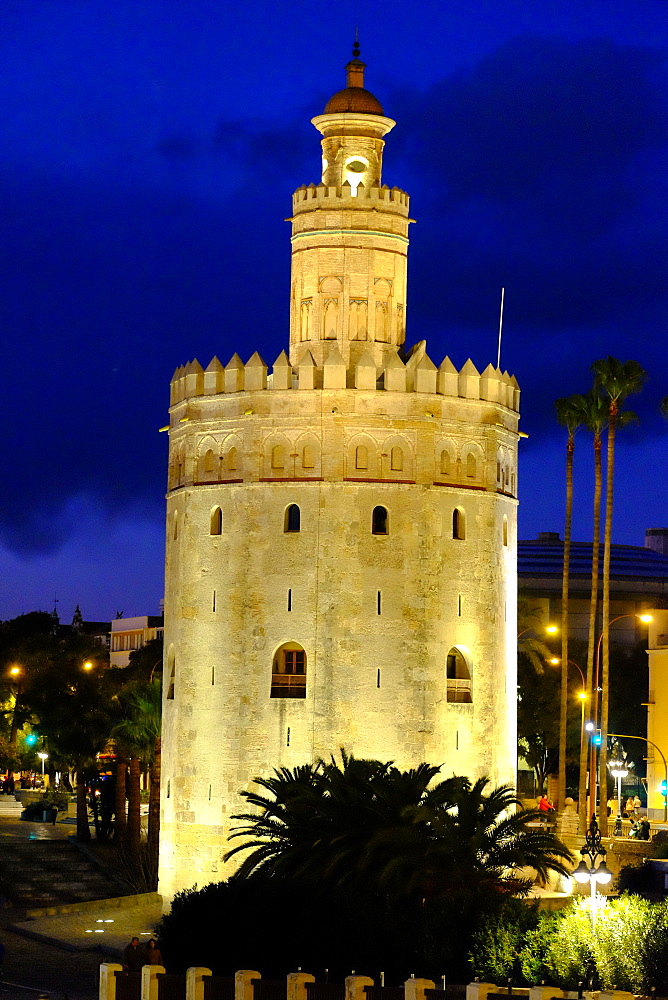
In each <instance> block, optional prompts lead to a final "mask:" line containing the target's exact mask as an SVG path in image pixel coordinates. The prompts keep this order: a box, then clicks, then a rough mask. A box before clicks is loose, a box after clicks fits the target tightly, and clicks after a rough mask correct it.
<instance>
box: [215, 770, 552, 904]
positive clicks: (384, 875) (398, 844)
mask: <svg viewBox="0 0 668 1000" xmlns="http://www.w3.org/2000/svg"><path fill="white" fill-rule="evenodd" d="M439 771H440V768H437V767H431V766H429V765H427V764H420V765H419V767H417V768H415V769H411V770H408V771H401V770H399V769H398V768H396V767H395V766H394V765H393V764H392V763H391V762H387V763H382V762H380V761H374V760H357V759H356V758H354V757H353V756H349V755H347V754H346V753H345V752H344V751H342V760H341V764H338V763H337V762H336V761H335V760H334V759H332V761H331V762H330V763H324V762H322V761H321V762H319V763H318V764H315V765H308V764H307V765H303V766H301V767H297V768H295V769H294V770H292V771H291V770H290V769H288V768H283V769H281V770H277V771H274V774H273V775H272V776H271V777H269V778H258V779H256V783H257V784H258V785H259V786H260V788H261V789H263V790H264V792H266V793H269V794H263V793H260V792H255V791H244V792H242V793H241V794H242V795H243V797H244V798H245V799H246V800H247V802H248V803H249V804H250V805H251V806H253V807H254V808H255V809H256V810H259V812H251V813H243V814H241V815H238V816H235V817H233V818H234V819H238V820H241V821H242V823H243V825H242V826H239V827H237V828H235V830H234V831H233V833H232V835H231V837H232V838H239V837H243V838H244V839H245V842H244V843H243V844H241V845H239V846H237V847H235V848H233V849H232V850H231V851H230V852H228V854H227V855H226V857H227V858H230V857H232V856H234V855H236V854H237V853H238V852H239V851H250V852H251V853H250V854H249V855H248V856H247V857H246V858H245V860H244V861H243V863H242V865H241V867H240V868H239V871H238V873H237V875H236V876H235V877H236V878H242V879H243V878H248V877H250V876H254V875H262V876H264V877H270V878H272V879H276V878H282V879H289V880H291V881H293V882H295V884H299V883H300V882H303V883H305V884H308V885H324V884H326V885H329V886H334V887H336V888H338V889H341V888H346V887H350V888H351V890H354V891H356V892H359V891H360V890H362V891H366V892H369V893H378V892H380V893H382V894H383V895H384V896H386V897H388V898H390V899H394V900H405V899H407V898H408V899H412V900H413V901H415V900H420V901H424V900H425V899H429V900H432V901H434V900H444V899H448V900H451V899H452V898H453V897H457V898H460V897H462V898H471V897H475V896H477V895H479V894H481V893H482V894H484V893H490V892H491V893H493V894H494V893H502V894H505V893H516V892H521V891H525V890H526V889H527V888H528V886H529V885H531V884H532V882H533V878H531V877H527V875H526V873H525V872H523V871H522V869H525V868H532V869H534V870H535V872H536V877H538V878H540V879H545V878H546V877H547V875H548V874H549V872H550V871H556V872H560V873H562V874H565V873H566V872H567V868H566V866H565V862H566V861H568V860H569V859H570V854H569V852H568V851H567V849H566V848H565V847H564V846H563V845H562V844H561V843H560V842H559V841H558V840H557V839H556V838H555V837H554V836H553V835H552V834H551V833H548V832H547V831H546V830H545V829H544V828H542V827H538V828H536V827H534V826H531V825H530V824H531V823H532V822H533V821H535V820H536V819H537V818H538V813H537V811H536V810H523V809H518V808H517V807H518V805H519V802H518V800H517V798H516V797H515V795H514V792H513V790H512V789H511V788H510V786H500V787H499V788H494V789H492V790H491V791H488V790H487V786H488V784H489V781H488V779H486V778H480V779H479V780H478V781H476V782H475V783H473V784H472V783H471V782H470V781H469V779H468V778H463V777H452V778H448V779H445V780H442V781H439V782H436V783H434V779H435V778H436V777H437V775H438V773H439Z"/></svg>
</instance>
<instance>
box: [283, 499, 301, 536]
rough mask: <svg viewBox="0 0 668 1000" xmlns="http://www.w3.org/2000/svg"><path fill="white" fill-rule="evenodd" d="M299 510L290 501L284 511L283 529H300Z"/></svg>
mask: <svg viewBox="0 0 668 1000" xmlns="http://www.w3.org/2000/svg"><path fill="white" fill-rule="evenodd" d="M301 519H302V515H301V511H300V509H299V507H298V506H297V504H296V503H291V504H290V506H289V507H288V508H287V509H286V511H285V528H284V530H285V531H299V530H300V529H301Z"/></svg>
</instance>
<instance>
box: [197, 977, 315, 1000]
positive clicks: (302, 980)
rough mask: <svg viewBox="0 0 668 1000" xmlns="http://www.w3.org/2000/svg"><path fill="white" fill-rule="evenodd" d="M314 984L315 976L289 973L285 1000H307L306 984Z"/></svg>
mask: <svg viewBox="0 0 668 1000" xmlns="http://www.w3.org/2000/svg"><path fill="white" fill-rule="evenodd" d="M314 982H315V976H312V975H311V973H310V972H289V973H288V997H287V1000H307V995H306V984H307V983H314ZM202 1000H203V998H202Z"/></svg>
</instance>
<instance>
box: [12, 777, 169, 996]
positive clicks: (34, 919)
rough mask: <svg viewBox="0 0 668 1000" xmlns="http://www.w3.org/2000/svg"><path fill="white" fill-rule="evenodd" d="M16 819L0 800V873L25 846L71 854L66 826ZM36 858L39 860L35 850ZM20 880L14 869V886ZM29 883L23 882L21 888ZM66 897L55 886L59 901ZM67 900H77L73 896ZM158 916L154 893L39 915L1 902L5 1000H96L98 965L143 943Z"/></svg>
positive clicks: (51, 908) (15, 804) (16, 805)
mask: <svg viewBox="0 0 668 1000" xmlns="http://www.w3.org/2000/svg"><path fill="white" fill-rule="evenodd" d="M20 814H21V806H20V803H18V802H16V801H15V800H14V799H13V798H10V797H9V796H5V795H0V871H2V870H4V869H5V867H6V860H7V858H8V857H9V856H10V854H11V855H13V856H15V857H17V856H20V855H21V854H22V852H24V851H25V850H26V849H29V848H30V846H31V845H32V846H33V847H34V846H36V845H39V847H41V846H42V845H43V846H44V848H46V850H49V848H48V847H47V844H46V843H45V842H49V841H50V842H56V843H53V847H52V849H53V850H55V851H56V852H58V851H60V850H62V849H63V848H65V850H66V851H67V849H68V848H69V849H71V850H76V849H75V848H73V847H70V845H69V844H68V837H70V836H71V835H72V833H73V827H72V825H71V824H67V823H57V824H56V826H52V825H51V824H50V823H29V822H25V821H22V820H21V819H20ZM37 853H41V852H40V850H39V848H38V851H37ZM83 860H84V861H85V859H83ZM25 876H26V873H25V871H23V872H22V871H21V870H20V869H19V871H18V872H17V873H15V874H14V876H13V879H16V880H18V879H20V878H22V877H25ZM29 881H30V879H29V878H26V884H28V882H29ZM84 881H85V879H84ZM109 884H110V886H112V887H113V883H112V882H110V883H109ZM73 888H74V887H73ZM80 888H81V886H79V889H80ZM15 890H16V886H13V887H12V889H11V890H10V891H11V894H12V895H16V894H17V893H16V891H15ZM64 892H65V887H64V886H62V885H61V889H60V893H61V898H62V894H64ZM7 895H10V892H8V893H7ZM72 898H76V891H73V894H72ZM160 912H161V907H160V899H159V897H158V896H157V894H155V893H151V894H148V895H146V896H125V897H122V898H110V899H106V900H97V901H88V902H82V903H78V904H74V905H65V904H62V903H61V904H59V905H57V906H49V907H48V908H45V909H42V910H40V909H36V908H32V909H31V908H26V906H25V903H24V904H23V905H21V904H20V903H19V904H18V905H17V904H16V903H15V904H14V905H12V903H11V902H9V900H8V899H0V936H1V939H2V943H3V944H4V946H5V952H6V953H5V962H4V979H5V984H6V985H5V988H4V989H3V992H2V996H3V998H7V1000H14V998H19V997H20V998H24V1000H25V998H35V997H37V993H38V992H39V991H44V992H46V993H49V994H50V996H51V1000H64V998H65V997H67V1000H97V996H98V966H99V963H100V962H101V961H108V960H109V958H111V959H112V960H113V959H115V958H117V957H119V956H120V954H121V952H122V950H123V948H124V947H125V945H126V944H127V943H128V941H129V940H130V938H131V937H133V936H134V935H136V936H137V937H139V938H140V939H143V940H148V938H149V937H150V936H151V935H152V933H153V930H154V928H155V926H156V924H157V922H158V921H159V919H160ZM10 984H11V985H10Z"/></svg>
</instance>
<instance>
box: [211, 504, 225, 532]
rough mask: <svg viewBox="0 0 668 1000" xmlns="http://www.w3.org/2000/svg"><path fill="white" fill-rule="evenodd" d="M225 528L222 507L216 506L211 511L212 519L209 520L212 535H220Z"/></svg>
mask: <svg viewBox="0 0 668 1000" xmlns="http://www.w3.org/2000/svg"><path fill="white" fill-rule="evenodd" d="M222 530H223V512H222V510H221V509H220V507H214V508H213V509H212V511H211V520H210V522H209V534H210V535H220V534H221V533H222Z"/></svg>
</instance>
